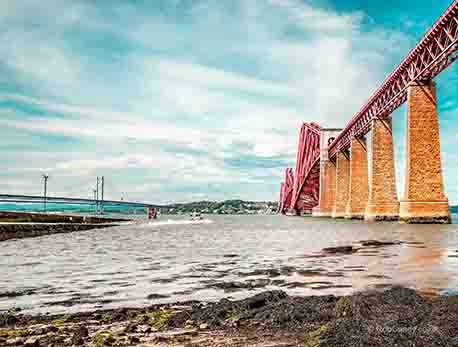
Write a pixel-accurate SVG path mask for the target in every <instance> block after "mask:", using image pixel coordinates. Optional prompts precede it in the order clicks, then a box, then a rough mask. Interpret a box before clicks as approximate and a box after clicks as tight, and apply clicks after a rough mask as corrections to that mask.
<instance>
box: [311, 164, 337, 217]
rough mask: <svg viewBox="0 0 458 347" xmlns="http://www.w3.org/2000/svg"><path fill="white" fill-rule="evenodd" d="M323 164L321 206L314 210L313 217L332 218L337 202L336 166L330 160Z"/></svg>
mask: <svg viewBox="0 0 458 347" xmlns="http://www.w3.org/2000/svg"><path fill="white" fill-rule="evenodd" d="M321 164H322V165H321V173H320V175H322V177H321V178H322V180H321V182H320V184H321V185H320V202H319V206H318V207H317V208H314V209H313V216H314V217H331V216H332V212H333V209H334V202H335V200H336V166H335V164H334V163H333V162H332V161H330V160H326V161H325V162H322V163H321Z"/></svg>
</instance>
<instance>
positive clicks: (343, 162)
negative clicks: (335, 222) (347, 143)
mask: <svg viewBox="0 0 458 347" xmlns="http://www.w3.org/2000/svg"><path fill="white" fill-rule="evenodd" d="M349 188H350V161H349V157H348V153H346V152H344V151H339V152H337V159H336V193H335V195H336V198H335V203H334V208H333V211H332V217H333V218H344V217H345V212H346V208H347V202H348V191H349Z"/></svg>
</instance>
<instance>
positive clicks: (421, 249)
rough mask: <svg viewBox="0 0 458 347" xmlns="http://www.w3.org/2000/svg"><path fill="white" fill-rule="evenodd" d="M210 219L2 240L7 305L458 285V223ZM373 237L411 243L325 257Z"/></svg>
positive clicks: (85, 305) (0, 298)
mask: <svg viewBox="0 0 458 347" xmlns="http://www.w3.org/2000/svg"><path fill="white" fill-rule="evenodd" d="M170 218H172V217H170ZM209 218H210V219H211V222H208V223H196V224H189V223H188V222H187V221H184V220H179V219H178V220H173V221H172V220H167V219H168V217H164V216H162V217H161V220H159V221H158V222H154V224H153V223H149V224H142V225H123V226H120V227H116V228H111V229H106V230H95V231H86V232H78V233H72V234H59V235H52V236H45V237H39V238H33V239H24V240H11V241H7V242H2V243H1V244H0V310H4V309H8V308H11V307H12V306H18V307H21V308H23V309H25V310H27V311H30V312H48V311H49V312H70V311H77V310H86V309H94V308H101V307H104V308H108V307H117V306H144V305H149V304H152V303H163V302H176V301H183V300H194V299H196V300H209V301H210V300H217V299H220V298H222V297H227V298H240V297H244V296H251V295H253V294H255V293H256V292H258V291H262V290H266V289H282V290H285V291H286V292H288V293H290V294H296V295H321V294H329V293H333V294H347V293H352V292H354V291H356V290H361V289H363V288H367V287H383V286H387V285H390V284H394V283H395V284H402V285H406V286H410V287H414V288H417V289H420V290H422V291H425V292H428V293H432V294H434V293H444V292H455V291H456V290H457V289H458V251H457V250H458V233H457V230H458V225H448V226H438V225H426V226H422V225H399V224H397V223H393V224H389V223H380V224H366V223H361V222H347V221H332V220H316V219H312V218H292V217H283V216H211V217H209ZM176 219H177V218H176ZM368 239H376V240H379V241H402V243H401V244H398V245H393V246H386V247H379V248H373V247H362V248H360V249H359V250H358V251H357V252H356V253H353V254H348V255H333V256H322V255H321V254H320V252H321V250H322V249H323V248H325V247H333V246H344V245H352V244H353V245H354V246H358V241H361V240H368ZM12 292H14V294H15V296H13V293H12Z"/></svg>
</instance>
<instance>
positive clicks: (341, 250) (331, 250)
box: [323, 246, 356, 254]
mask: <svg viewBox="0 0 458 347" xmlns="http://www.w3.org/2000/svg"><path fill="white" fill-rule="evenodd" d="M323 252H324V253H326V254H352V253H354V252H356V250H355V249H354V248H353V246H340V247H327V248H323Z"/></svg>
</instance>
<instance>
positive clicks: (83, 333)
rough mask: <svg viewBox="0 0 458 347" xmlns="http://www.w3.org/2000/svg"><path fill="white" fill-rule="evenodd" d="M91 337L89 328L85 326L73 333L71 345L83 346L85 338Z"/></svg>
mask: <svg viewBox="0 0 458 347" xmlns="http://www.w3.org/2000/svg"><path fill="white" fill-rule="evenodd" d="M88 335H89V331H88V329H87V327H85V326H84V325H81V326H79V327H78V328H77V329H76V330H75V332H74V333H73V336H72V339H71V343H72V345H75V346H81V345H83V344H84V340H85V338H86V337H87V336H88Z"/></svg>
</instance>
